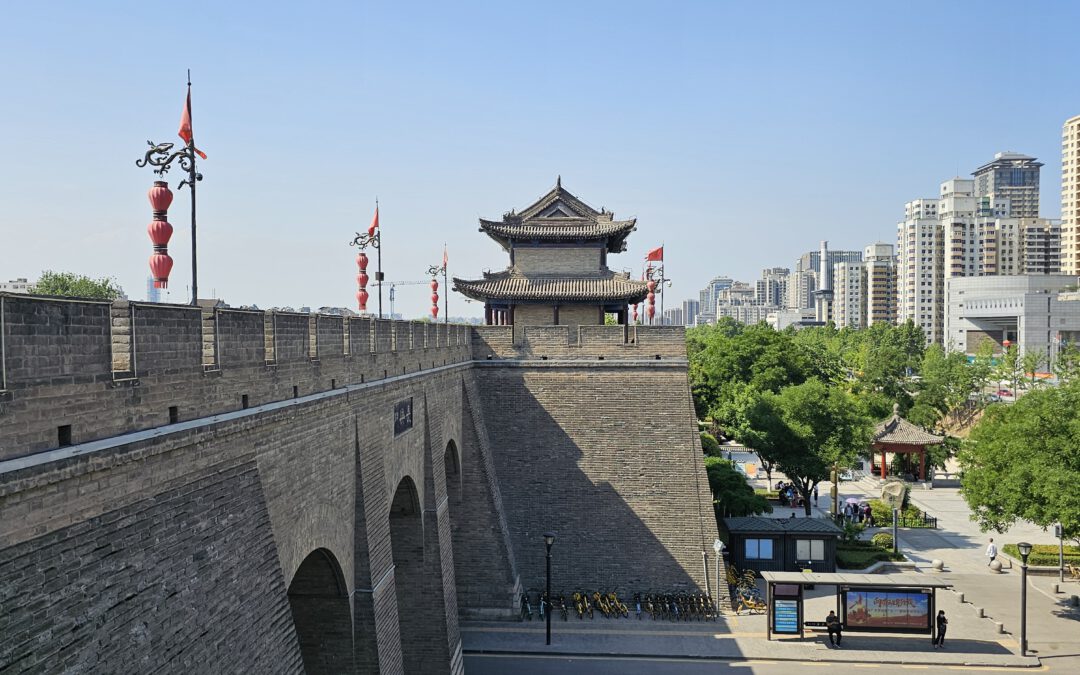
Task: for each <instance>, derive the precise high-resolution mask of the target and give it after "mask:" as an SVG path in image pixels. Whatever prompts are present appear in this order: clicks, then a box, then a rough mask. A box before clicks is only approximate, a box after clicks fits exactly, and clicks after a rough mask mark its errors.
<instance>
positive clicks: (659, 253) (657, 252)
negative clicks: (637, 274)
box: [645, 246, 664, 261]
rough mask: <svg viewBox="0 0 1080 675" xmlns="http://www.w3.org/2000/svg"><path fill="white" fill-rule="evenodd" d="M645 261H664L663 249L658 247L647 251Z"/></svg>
mask: <svg viewBox="0 0 1080 675" xmlns="http://www.w3.org/2000/svg"><path fill="white" fill-rule="evenodd" d="M645 259H646V260H660V261H662V260H663V259H664V247H663V246H660V247H657V248H654V249H653V250H651V251H649V254H648V255H647V256H645Z"/></svg>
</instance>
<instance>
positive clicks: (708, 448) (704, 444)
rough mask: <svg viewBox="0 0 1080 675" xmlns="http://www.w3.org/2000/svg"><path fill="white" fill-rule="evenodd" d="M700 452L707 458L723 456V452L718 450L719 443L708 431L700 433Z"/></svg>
mask: <svg viewBox="0 0 1080 675" xmlns="http://www.w3.org/2000/svg"><path fill="white" fill-rule="evenodd" d="M701 451H702V452H704V453H705V454H706V455H708V456H709V457H720V456H721V455H722V454H723V450H721V449H720V443H719V442H717V440H716V437H715V436H713V435H712V434H710V433H709V432H708V431H702V432H701Z"/></svg>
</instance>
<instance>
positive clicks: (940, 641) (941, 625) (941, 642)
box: [934, 609, 949, 649]
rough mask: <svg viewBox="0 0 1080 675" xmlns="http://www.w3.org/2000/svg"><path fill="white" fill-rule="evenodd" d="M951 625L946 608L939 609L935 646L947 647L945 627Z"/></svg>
mask: <svg viewBox="0 0 1080 675" xmlns="http://www.w3.org/2000/svg"><path fill="white" fill-rule="evenodd" d="M948 627H949V620H948V619H946V618H945V610H943V609H939V610H938V613H937V637H935V638H934V647H935V648H939V647H940V648H941V649H945V629H946V628H948Z"/></svg>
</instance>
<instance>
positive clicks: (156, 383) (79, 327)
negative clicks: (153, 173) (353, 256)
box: [0, 294, 472, 459]
mask: <svg viewBox="0 0 1080 675" xmlns="http://www.w3.org/2000/svg"><path fill="white" fill-rule="evenodd" d="M471 347H472V340H471V334H470V327H468V326H464V325H450V326H447V325H445V324H437V325H436V324H432V323H427V322H418V321H390V320H382V319H371V318H367V317H342V316H337V315H329V314H301V313H292V312H277V311H258V310H242V309H228V308H213V309H204V308H199V307H190V306H186V305H166V304H154V303H142V302H127V301H119V302H107V301H94V300H73V299H67V298H53V297H44V296H28V295H11V294H0V459H5V458H10V457H15V456H20V455H24V454H31V453H34V452H38V451H41V450H46V449H50V448H55V447H57V446H58V445H65V444H67V443H82V442H86V441H91V440H96V439H99V438H105V437H108V436H111V435H115V434H118V433H124V432H129V431H138V430H142V429H148V428H153V427H156V426H162V425H165V424H169V423H171V422H175V421H178V420H185V419H193V418H196V417H205V416H207V415H213V414H218V413H223V412H230V411H233V410H237V409H242V408H243V407H247V406H256V405H261V404H263V403H268V402H272V401H278V400H284V399H287V398H294V397H296V396H303V395H307V394H311V393H316V392H320V391H328V390H332V389H337V388H341V387H345V386H347V385H349V384H356V383H362V382H371V381H373V380H378V379H382V378H387V377H391V376H394V375H402V374H407V373H414V372H418V371H421V370H425V369H431V368H435V367H439V366H444V365H447V364H451V363H463V362H467V361H469V360H471V358H472V356H471V354H472V352H471ZM65 427H66V428H67V430H66V431H65V430H64V428H65Z"/></svg>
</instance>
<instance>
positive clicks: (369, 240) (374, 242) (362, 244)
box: [349, 229, 383, 319]
mask: <svg viewBox="0 0 1080 675" xmlns="http://www.w3.org/2000/svg"><path fill="white" fill-rule="evenodd" d="M381 243H382V230H380V229H375V230H374V233H373V234H369V233H365V232H357V233H356V236H355V237H353V240H352V241H351V242H349V246H357V247H359V248H360V255H358V256H357V261H359V260H360V259H361V257H362V258H363V260H364V263H363V265H361V273H362V274H363V276H364V281H363V282H362V283H361V286H360V291H359V292H358V293H357V298H358V299H359V296H360V293H363V294H364V299H363V300H362V301H361V303H360V304H361V307H360V310H361V311H364V310H366V309H367V291H366V290H365V288H364V287H365V286H367V271H366V270H367V254H365V253H364V251H365V250H366V249H367V247H368V246H370V247H372V248H373V249H375V251H376V253H377V257H376V265H377V269H376V271H375V283H377V284H378V285H379V318H380V319H381V318H383V313H382V287H383V271H382V247H381Z"/></svg>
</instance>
